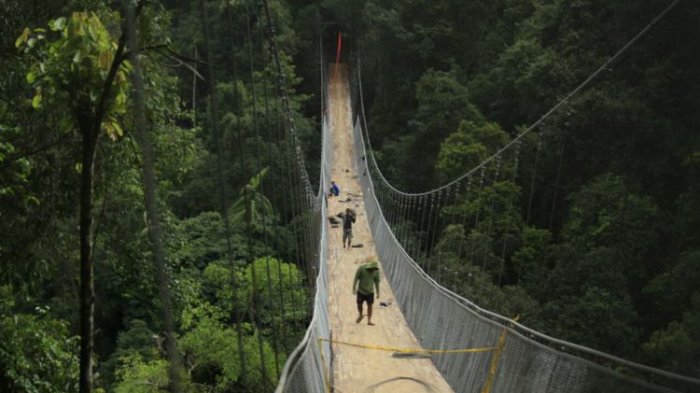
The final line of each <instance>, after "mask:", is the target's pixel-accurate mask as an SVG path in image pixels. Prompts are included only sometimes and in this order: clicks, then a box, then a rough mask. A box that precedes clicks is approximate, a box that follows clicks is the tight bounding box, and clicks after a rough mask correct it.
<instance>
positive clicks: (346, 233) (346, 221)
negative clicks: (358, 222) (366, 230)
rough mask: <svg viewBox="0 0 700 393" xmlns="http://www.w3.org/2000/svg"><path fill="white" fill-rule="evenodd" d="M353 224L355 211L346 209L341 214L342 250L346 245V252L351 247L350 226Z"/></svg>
mask: <svg viewBox="0 0 700 393" xmlns="http://www.w3.org/2000/svg"><path fill="white" fill-rule="evenodd" d="M354 223H355V211H354V210H352V209H350V208H347V209H345V214H343V248H345V244H346V243H347V245H348V247H347V248H348V250H349V249H350V246H351V245H352V224H354Z"/></svg>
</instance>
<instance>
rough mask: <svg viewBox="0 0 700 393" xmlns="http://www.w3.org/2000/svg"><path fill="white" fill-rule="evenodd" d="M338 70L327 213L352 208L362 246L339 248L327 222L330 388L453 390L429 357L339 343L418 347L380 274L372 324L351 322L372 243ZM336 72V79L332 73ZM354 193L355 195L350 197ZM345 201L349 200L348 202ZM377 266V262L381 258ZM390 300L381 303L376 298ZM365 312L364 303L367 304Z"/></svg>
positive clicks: (398, 392)
mask: <svg viewBox="0 0 700 393" xmlns="http://www.w3.org/2000/svg"><path fill="white" fill-rule="evenodd" d="M337 71H338V72H337V73H336V72H335V70H334V66H333V65H332V66H331V67H330V76H331V82H330V84H329V108H328V111H329V115H330V126H331V130H332V131H331V132H332V134H333V139H334V143H335V146H334V149H335V157H334V159H335V162H334V163H333V169H332V179H333V180H335V181H336V183H338V185H339V186H340V189H341V193H340V196H339V197H337V198H329V199H328V215H329V216H334V215H336V214H338V213H340V212H343V211H345V209H346V208H348V207H350V208H353V209H355V211H356V212H357V222H356V223H355V225H354V226H353V235H354V239H353V244H356V245H357V244H361V245H362V247H360V248H350V249H347V250H346V249H343V246H342V225H339V226H338V227H336V228H333V227H331V226H330V224H329V223H326V225H329V228H328V230H329V244H328V251H329V259H328V291H329V294H328V297H329V299H328V301H329V306H328V307H329V310H328V311H329V315H330V322H331V332H332V333H331V334H332V339H333V340H334V344H333V346H332V347H333V360H332V364H333V371H332V373H333V390H334V392H337V393H364V392H375V393H380V392H391V393H413V392H416V393H418V392H420V393H423V392H440V393H442V392H452V389H451V388H450V387H449V385H447V383H446V382H445V381H444V380H443V378H442V376H441V375H440V373H439V372H438V371H437V369H436V368H435V366H434V365H433V363H432V362H431V360H430V359H427V358H416V357H413V358H400V357H394V356H393V354H394V352H393V351H384V350H378V349H368V348H357V347H352V346H348V345H345V344H340V343H338V342H347V343H353V344H360V345H367V346H373V347H398V348H415V349H418V348H420V346H419V344H418V342H417V341H416V339H415V337H414V336H413V333H412V332H411V329H410V328H409V327H408V325H407V324H406V321H405V319H404V317H403V315H402V314H401V311H400V309H399V307H398V305H397V304H396V300H395V299H394V295H393V292H392V291H391V288H389V285H388V283H387V281H386V278H385V277H384V275H383V273H382V278H381V283H380V287H381V292H380V294H381V298H380V299H376V300H375V303H374V315H373V317H372V322H373V323H375V325H374V326H368V325H367V318H366V317H365V318H364V319H363V320H362V321H361V322H360V323H355V319H356V318H357V306H356V303H355V296H354V295H353V294H352V281H353V278H354V276H355V271H356V269H357V266H358V265H360V264H361V263H363V261H365V260H366V259H367V258H368V257H371V256H376V251H375V248H374V242H373V241H372V235H371V233H370V230H369V226H368V223H367V219H366V215H365V209H364V203H363V200H362V197H361V195H362V190H361V186H360V183H359V182H358V180H357V175H358V174H357V173H355V172H354V170H353V165H352V157H353V150H354V148H355V147H354V146H353V138H352V119H351V116H352V114H351V108H350V91H349V87H348V77H347V67H346V66H345V65H343V64H341V65H339V67H338V70H337ZM334 76H337V80H333V77H334ZM352 195H356V196H355V197H353V196H352ZM348 199H349V200H348ZM379 263H380V267H381V261H379ZM380 301H382V302H386V303H390V305H389V306H388V307H381V306H380V305H379V302H380ZM365 313H366V307H365Z"/></svg>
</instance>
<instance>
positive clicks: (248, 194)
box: [244, 1, 271, 382]
mask: <svg viewBox="0 0 700 393" xmlns="http://www.w3.org/2000/svg"><path fill="white" fill-rule="evenodd" d="M245 7H246V22H247V23H246V32H247V36H248V45H247V46H248V66H249V72H250V89H251V105H252V111H253V133H254V136H255V147H256V150H257V151H256V154H255V165H256V172H257V173H258V174H257V175H256V176H260V190H261V191H260V192H261V194H262V184H263V177H264V176H262V175H263V172H262V171H263V169H262V168H261V166H260V151H259V149H258V146H259V144H260V140H259V139H260V135H259V132H258V129H259V125H258V108H257V100H258V97H257V90H256V86H255V66H254V64H253V37H252V33H251V28H250V25H251V18H250V14H251V10H250V1H246V2H245ZM244 192H245V198H246V209H250V211H249V212H247V217H246V218H247V220H249V222H248V227H249V228H248V236H247V238H248V251H249V258H250V259H251V261H250V267H251V273H252V274H251V275H252V279H253V294H252V296H251V300H252V303H253V304H252V308H253V313H252V315H251V317H252V318H251V319H252V320H253V324H254V325H255V329H256V330H257V337H258V353H259V355H260V373H261V374H262V379H263V381H265V382H271V380H270V377H269V376H268V375H267V367H265V364H266V362H265V347H264V344H263V337H262V327H261V323H260V315H261V313H260V304H259V303H260V299H259V293H260V292H259V291H258V277H257V272H256V270H257V269H256V268H255V259H254V252H253V245H252V242H253V239H252V237H253V234H252V229H253V228H252V220H253V219H254V218H255V212H254V211H252V210H253V208H254V205H253V201H252V200H250V198H255V194H254V192H255V191H254V190H250V191H248V190H246V191H244ZM263 222H264V221H263Z"/></svg>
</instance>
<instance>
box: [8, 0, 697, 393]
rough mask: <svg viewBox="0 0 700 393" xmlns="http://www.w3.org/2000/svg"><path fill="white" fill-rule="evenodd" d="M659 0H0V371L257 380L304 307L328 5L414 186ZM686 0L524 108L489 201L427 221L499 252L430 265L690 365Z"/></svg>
mask: <svg viewBox="0 0 700 393" xmlns="http://www.w3.org/2000/svg"><path fill="white" fill-rule="evenodd" d="M672 3H673V2H672V1H668V0H649V1H635V2H630V1H625V0H576V1H566V0H473V1H457V0H443V1H427V0H406V1H388V0H365V1H338V0H319V1H296V2H285V1H282V0H268V1H258V0H241V1H224V0H221V1H220V0H197V1H184V0H160V1H156V0H138V1H131V0H129V1H124V2H122V1H101V0H44V1H41V2H39V1H36V0H33V1H32V0H6V1H5V3H4V5H3V11H2V12H0V22H1V23H0V29H1V30H2V35H1V38H0V48H1V50H0V69H1V70H2V73H1V74H0V75H2V76H0V233H1V234H2V236H0V337H2V339H1V340H0V391H2V392H74V391H81V392H90V391H105V392H157V391H185V392H200V391H201V392H234V391H246V392H258V391H259V392H268V391H272V390H274V387H275V385H276V383H277V378H278V376H279V374H280V372H281V370H282V368H283V366H284V363H285V361H286V359H287V356H288V355H289V353H290V352H291V351H292V350H293V349H294V347H295V346H296V344H297V343H298V342H299V341H300V339H301V337H302V336H303V335H304V332H305V329H306V326H307V324H308V322H309V320H310V319H311V317H312V315H311V311H312V310H311V308H310V304H311V298H312V297H313V280H314V277H315V271H314V269H313V266H312V259H313V255H314V250H313V247H314V245H313V244H309V243H310V241H309V240H310V239H314V234H313V233H309V231H313V230H314V229H310V228H309V225H308V223H310V222H312V221H311V219H310V215H311V214H313V212H312V209H310V208H309V205H308V201H307V200H305V196H306V194H307V189H308V182H310V184H312V185H313V187H314V188H315V187H316V186H315V184H317V176H318V169H319V161H320V160H319V157H320V148H321V146H320V143H321V136H320V135H321V133H320V121H319V118H320V115H321V111H322V93H321V92H322V88H323V87H322V83H321V72H322V69H323V68H324V67H323V66H322V64H324V63H325V62H331V61H333V60H334V56H335V50H336V47H335V38H336V37H337V34H338V33H339V32H340V33H341V34H342V36H343V37H344V44H343V45H344V52H343V54H342V60H343V61H344V62H347V63H348V64H350V67H351V69H353V70H354V73H355V74H357V71H358V70H359V69H360V68H361V69H362V82H361V83H362V87H363V92H364V97H363V99H364V108H365V111H366V113H365V115H366V117H367V121H368V136H369V138H370V139H371V142H372V146H373V148H374V154H375V156H376V157H377V160H378V165H379V167H380V169H381V171H382V172H383V173H384V175H385V176H386V177H387V178H388V180H389V181H390V182H391V183H392V184H393V185H394V186H395V187H396V188H398V189H400V190H403V191H407V192H422V191H426V190H430V189H433V188H435V187H438V186H440V185H442V184H444V183H447V182H449V181H451V180H452V179H455V178H457V177H459V176H460V175H461V174H463V173H465V172H467V171H468V170H470V169H471V168H472V167H474V166H475V165H477V164H479V162H481V161H483V160H484V159H485V158H487V157H489V156H490V155H491V154H493V153H495V152H496V151H497V150H498V149H499V148H500V147H501V146H503V145H504V144H505V143H507V142H508V141H509V140H511V139H512V138H514V137H515V136H516V135H518V134H519V133H520V132H522V130H523V129H525V128H526V127H528V126H529V125H531V124H533V123H534V122H535V121H537V120H538V119H539V118H540V117H541V116H542V115H543V114H545V113H546V112H547V111H548V110H549V109H550V108H552V107H553V106H554V105H555V104H557V103H558V102H559V101H560V100H561V99H562V98H563V97H564V96H565V95H566V94H567V93H569V92H570V91H572V89H574V88H575V87H576V86H578V85H579V84H580V83H581V82H583V81H584V80H586V78H587V77H589V76H590V75H591V74H592V73H593V72H594V71H595V70H596V69H598V67H600V66H601V65H603V64H605V63H606V61H607V60H608V59H610V58H611V56H613V55H614V54H615V53H616V52H617V51H618V50H620V48H623V47H624V46H625V44H627V43H628V42H629V41H630V39H631V38H633V37H634V36H635V35H636V34H637V33H639V32H640V31H642V29H644V28H645V27H647V26H648V25H649V23H650V22H651V21H652V20H654V18H655V17H656V16H657V15H659V13H660V12H662V11H663V10H664V9H665V8H666V7H668V6H669V5H670V4H672ZM698 20H700V4H698V3H697V2H695V1H692V0H681V1H679V2H678V3H677V4H676V5H675V7H673V8H671V9H670V10H669V11H668V13H666V14H665V15H664V16H663V18H660V19H659V20H658V21H657V22H656V23H654V24H653V26H651V27H650V28H649V30H648V31H647V32H646V33H645V34H644V35H643V36H641V37H640V38H639V39H638V40H637V41H636V42H634V44H633V45H631V46H629V48H627V49H626V51H625V52H624V53H622V54H621V55H620V56H619V57H618V58H616V59H615V61H614V62H611V63H610V64H609V65H608V66H607V67H606V68H605V69H604V70H603V71H602V72H601V73H600V74H598V75H597V76H596V78H595V79H594V80H592V81H591V82H590V83H589V84H588V85H587V86H586V87H585V88H584V89H582V90H581V91H579V92H577V94H575V95H573V96H572V97H571V98H570V99H569V100H568V102H567V103H566V105H564V106H563V107H562V108H561V109H560V110H558V111H556V112H555V113H552V115H551V116H549V117H548V118H547V120H546V122H543V123H542V124H540V125H539V126H538V127H537V128H536V129H534V130H533V133H532V134H531V135H529V137H528V139H527V141H526V142H527V144H529V145H528V146H530V147H531V149H530V150H528V151H529V152H530V153H529V154H530V155H529V156H527V155H523V157H522V158H521V168H523V169H521V170H523V171H524V170H525V168H530V169H532V168H534V167H535V166H534V165H535V164H534V163H535V162H536V163H537V164H536V168H537V171H536V173H533V174H532V176H530V177H527V181H525V182H524V181H522V180H520V181H516V177H517V176H513V179H514V180H513V181H512V182H508V181H504V182H500V183H498V184H494V185H493V187H494V188H492V189H491V190H485V192H487V191H488V192H495V191H498V190H501V191H502V192H500V194H499V195H501V196H502V199H503V201H504V202H503V204H504V206H505V205H507V206H508V207H509V208H503V210H502V211H501V212H500V216H499V220H498V223H500V224H498V225H494V226H492V227H490V228H489V231H488V232H485V231H481V232H480V231H479V228H470V230H471V232H470V233H467V232H465V229H466V228H461V227H460V228H456V227H454V226H445V227H438V226H437V225H436V226H435V227H434V228H433V229H432V230H433V232H434V233H433V234H431V236H432V237H433V238H434V239H435V240H434V241H433V242H432V243H431V244H430V247H432V248H433V249H435V250H440V248H441V247H443V245H445V244H449V243H454V242H455V241H454V239H455V237H459V238H463V239H465V241H469V242H476V241H479V242H481V244H485V245H487V246H486V247H487V248H491V250H490V251H489V250H486V251H485V252H487V253H488V252H490V253H491V254H493V255H492V259H493V260H498V262H497V263H498V264H499V265H500V266H501V269H490V268H489V267H488V266H486V265H482V264H480V263H475V262H474V261H473V260H470V259H469V258H465V256H464V255H461V254H460V253H454V252H452V251H450V250H448V249H445V252H444V253H443V254H444V255H445V257H444V258H443V263H444V264H445V266H446V268H445V270H444V271H445V272H447V273H446V274H444V275H441V277H440V281H441V283H443V284H444V285H446V286H448V287H449V288H451V289H453V290H455V291H456V292H458V293H460V294H462V295H464V296H465V297H467V298H468V299H470V300H473V301H475V302H476V303H477V304H479V305H482V306H483V307H485V308H488V309H492V310H495V311H497V312H500V313H503V314H504V315H507V316H513V315H516V314H518V315H520V321H521V322H522V323H524V324H525V325H527V326H530V327H532V328H535V329H537V330H539V331H541V332H543V333H545V334H548V335H551V336H554V337H557V338H561V339H565V340H568V341H571V342H574V343H577V344H581V345H585V346H589V347H592V348H595V349H598V350H601V351H604V352H608V353H612V354H615V355H617V356H621V357H623V358H626V359H631V360H634V361H637V362H641V363H644V364H647V365H651V366H654V367H659V368H663V369H665V370H669V371H672V372H676V373H680V374H684V375H689V376H693V377H696V378H698V377H700V287H699V286H698V285H697V283H698V282H700V189H699V188H698V185H700V133H699V132H698V129H697V127H698V124H700V111H699V110H698V109H700V56H698V53H700V24H698V23H697V21H698ZM354 83H355V87H357V84H358V83H359V82H354ZM290 124H293V127H290ZM289 130H293V131H294V132H293V134H292V135H290V132H289ZM298 142H300V143H301V146H303V150H302V152H301V153H299V151H295V148H294V147H295V144H296V143H298ZM525 150H527V149H525ZM299 154H301V156H303V158H304V160H305V161H304V162H303V163H299V161H300V160H299V159H300V155H299ZM526 158H527V159H526ZM528 163H529V164H528ZM299 165H301V167H299ZM527 165H530V166H529V167H528V166H527ZM307 173H308V174H309V176H310V179H307V178H306V177H305V176H306V174H307ZM528 173H529V172H528ZM516 175H517V173H516ZM528 176H529V175H528ZM523 178H525V177H524V176H523ZM496 186H497V187H499V188H496ZM314 191H315V190H314ZM492 200H493V199H491V201H492ZM491 203H493V202H491ZM472 205H473V204H472ZM472 205H470V204H466V203H465V204H457V203H456V204H455V205H453V206H445V207H444V211H443V213H442V214H444V215H445V216H449V215H450V214H461V215H462V216H469V214H472V213H470V212H471V211H472V210H473V209H475V207H474V206H472ZM476 208H477V209H478V210H477V211H486V210H488V209H486V208H484V207H483V206H482V207H476ZM470 209H472V210H470ZM460 210H462V211H461V212H460ZM490 211H491V212H493V211H494V210H493V208H491V209H490ZM455 212H457V213H455ZM408 218H409V219H410V217H408ZM484 222H486V221H484ZM494 222H495V221H494ZM315 230H317V229H315ZM505 238H507V239H509V240H508V242H507V244H508V246H507V247H506V243H505V241H504V240H503V239H505ZM496 249H497V251H494V250H496ZM419 262H421V261H419ZM423 262H424V261H423ZM467 275H468V276H469V277H472V276H474V277H478V280H476V281H475V280H466V279H464V277H466V276H467Z"/></svg>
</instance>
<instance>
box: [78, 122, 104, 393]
mask: <svg viewBox="0 0 700 393" xmlns="http://www.w3.org/2000/svg"><path fill="white" fill-rule="evenodd" d="M85 117H88V115H85V116H84V118H82V119H81V121H80V123H81V124H80V128H81V131H82V134H83V149H82V150H83V152H82V153H83V156H82V161H81V163H82V169H81V175H80V385H79V386H80V393H91V392H92V387H93V379H92V368H93V359H92V352H93V346H94V337H93V332H94V326H95V283H94V265H93V260H92V244H91V243H90V242H91V239H92V189H93V184H94V182H95V158H96V155H97V139H98V138H97V137H98V135H99V134H98V133H95V132H93V127H91V122H90V120H89V119H86V118H85Z"/></svg>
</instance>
